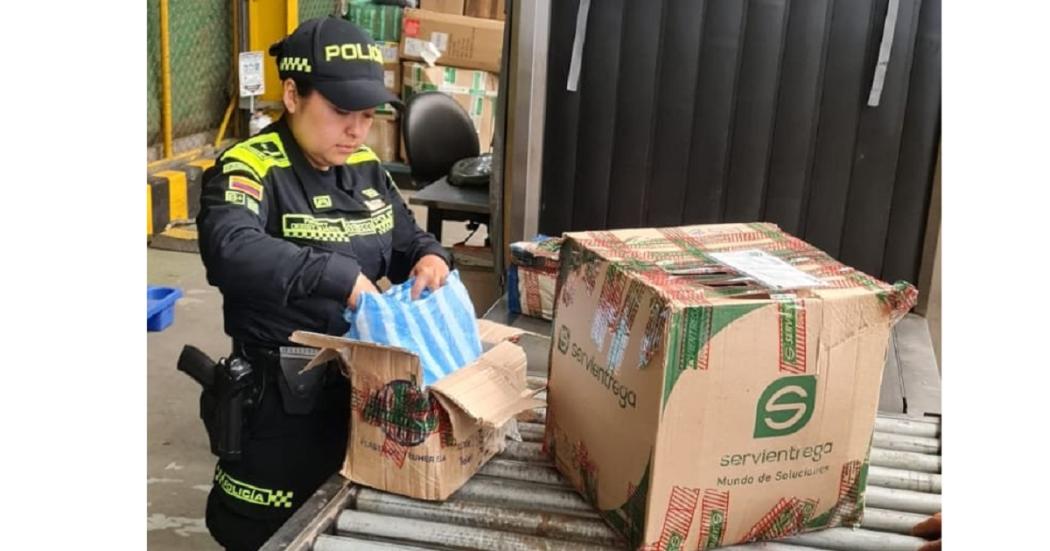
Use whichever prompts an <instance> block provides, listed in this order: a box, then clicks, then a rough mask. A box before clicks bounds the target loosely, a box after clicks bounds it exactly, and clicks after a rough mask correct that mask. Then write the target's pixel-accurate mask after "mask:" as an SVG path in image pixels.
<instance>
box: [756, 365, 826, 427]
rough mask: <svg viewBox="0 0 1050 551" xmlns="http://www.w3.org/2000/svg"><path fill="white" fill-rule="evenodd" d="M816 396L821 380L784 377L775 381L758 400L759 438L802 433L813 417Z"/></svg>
mask: <svg viewBox="0 0 1050 551" xmlns="http://www.w3.org/2000/svg"><path fill="white" fill-rule="evenodd" d="M816 394H817V378H816V376H814V375H797V376H793V377H781V378H780V379H777V380H775V381H773V382H772V383H771V384H770V385H769V386H768V387H766V390H765V391H763V392H762V396H761V397H759V399H758V406H757V408H756V413H755V438H769V437H773V436H786V435H788V434H793V433H795V432H798V431H799V430H800V429H801V428H802V427H804V426H806V423H808V422H809V419H810V417H812V416H813V406H814V400H815V399H816Z"/></svg>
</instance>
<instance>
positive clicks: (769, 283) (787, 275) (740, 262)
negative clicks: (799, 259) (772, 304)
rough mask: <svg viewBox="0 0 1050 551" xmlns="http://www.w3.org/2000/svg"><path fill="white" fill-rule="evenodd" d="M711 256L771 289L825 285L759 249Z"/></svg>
mask: <svg viewBox="0 0 1050 551" xmlns="http://www.w3.org/2000/svg"><path fill="white" fill-rule="evenodd" d="M711 258H714V259H715V260H717V261H719V262H721V263H722V264H725V265H726V266H729V267H730V268H733V269H734V270H736V271H737V272H740V273H741V274H744V275H747V276H750V277H753V278H755V279H756V280H758V281H759V282H760V283H762V284H763V285H765V286H766V287H768V288H770V289H804V288H807V287H823V286H824V282H823V281H821V280H819V279H817V278H815V277H813V276H811V275H809V274H807V273H806V272H803V271H802V270H799V269H798V268H796V267H794V266H792V265H790V264H788V263H787V262H784V261H783V260H781V259H779V258H777V257H775V256H773V255H771V254H769V253H767V252H765V251H761V250H758V249H748V250H745V251H732V252H725V253H711Z"/></svg>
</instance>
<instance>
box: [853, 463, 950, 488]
mask: <svg viewBox="0 0 1050 551" xmlns="http://www.w3.org/2000/svg"><path fill="white" fill-rule="evenodd" d="M868 484H871V485H872V486H882V487H884V488H893V489H896V490H914V491H916V492H926V493H932V494H939V493H941V475H939V474H933V473H920V472H918V471H909V470H905V469H891V468H889V467H879V466H877V465H871V466H869V467H868Z"/></svg>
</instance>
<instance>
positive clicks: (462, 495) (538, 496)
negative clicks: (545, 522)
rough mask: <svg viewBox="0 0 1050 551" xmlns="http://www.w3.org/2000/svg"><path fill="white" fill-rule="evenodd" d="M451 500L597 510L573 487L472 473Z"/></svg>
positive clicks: (569, 510)
mask: <svg viewBox="0 0 1050 551" xmlns="http://www.w3.org/2000/svg"><path fill="white" fill-rule="evenodd" d="M452 499H455V500H457V501H472V502H475V503H484V504H487V505H498V506H503V507H517V508H519V509H525V510H533V511H546V512H556V513H564V514H570V515H576V516H584V517H592V518H597V517H598V512H597V511H596V510H595V509H594V507H592V506H591V504H590V503H587V502H586V501H584V500H583V498H582V497H580V494H578V493H576V491H575V490H572V489H570V488H568V487H564V488H551V487H546V486H544V487H541V486H538V485H536V484H527V483H524V482H518V481H515V480H503V479H499V478H490V477H487V476H475V477H474V478H472V479H471V480H470V481H469V482H467V483H466V484H464V485H463V487H462V488H460V489H459V490H457V491H456V493H454V494H452Z"/></svg>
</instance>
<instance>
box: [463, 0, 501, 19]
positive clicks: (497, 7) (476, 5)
mask: <svg viewBox="0 0 1050 551" xmlns="http://www.w3.org/2000/svg"><path fill="white" fill-rule="evenodd" d="M506 9H507V3H506V2H505V0H466V4H465V5H464V7H463V15H466V16H469V17H483V18H485V19H498V20H500V21H503V20H504V19H505V18H506V16H505V15H504V13H503V12H504V11H506Z"/></svg>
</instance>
